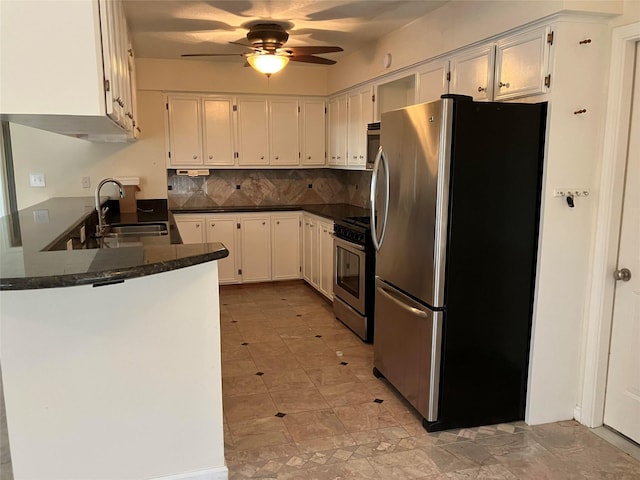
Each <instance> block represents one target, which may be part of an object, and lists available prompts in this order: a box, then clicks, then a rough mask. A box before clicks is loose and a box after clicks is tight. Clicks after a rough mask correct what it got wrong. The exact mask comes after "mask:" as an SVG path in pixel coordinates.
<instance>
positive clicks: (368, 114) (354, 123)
mask: <svg viewBox="0 0 640 480" xmlns="http://www.w3.org/2000/svg"><path fill="white" fill-rule="evenodd" d="M372 116H373V112H372V104H371V89H366V90H358V91H355V92H352V93H350V94H348V95H347V134H348V135H347V165H349V166H354V167H363V168H364V166H365V164H366V139H367V124H368V123H369V122H371V118H372Z"/></svg>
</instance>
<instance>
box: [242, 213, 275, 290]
mask: <svg viewBox="0 0 640 480" xmlns="http://www.w3.org/2000/svg"><path fill="white" fill-rule="evenodd" d="M240 223H241V225H242V232H241V237H242V238H241V243H242V280H243V281H244V282H266V281H269V280H271V224H270V221H269V216H268V215H264V216H259V217H242V219H241V220H240Z"/></svg>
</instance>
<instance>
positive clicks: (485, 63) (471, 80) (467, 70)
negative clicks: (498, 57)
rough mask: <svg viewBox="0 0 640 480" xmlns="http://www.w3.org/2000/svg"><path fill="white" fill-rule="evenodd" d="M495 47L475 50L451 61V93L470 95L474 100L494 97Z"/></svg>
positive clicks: (468, 51)
mask: <svg viewBox="0 0 640 480" xmlns="http://www.w3.org/2000/svg"><path fill="white" fill-rule="evenodd" d="M494 52H495V47H494V46H493V45H490V46H484V47H480V48H473V49H471V50H467V51H466V52H464V53H461V54H459V55H456V56H455V57H453V58H452V59H451V93H458V94H460V95H469V96H470V97H473V99H474V100H490V99H491V98H492V96H493V58H494Z"/></svg>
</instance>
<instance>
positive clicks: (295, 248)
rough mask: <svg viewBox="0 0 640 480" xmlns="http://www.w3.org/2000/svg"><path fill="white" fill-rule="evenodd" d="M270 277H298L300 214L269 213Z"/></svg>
mask: <svg viewBox="0 0 640 480" xmlns="http://www.w3.org/2000/svg"><path fill="white" fill-rule="evenodd" d="M271 238H272V242H271V246H272V249H271V279H272V280H287V279H294V278H300V270H301V268H300V215H299V214H298V213H287V214H277V215H271Z"/></svg>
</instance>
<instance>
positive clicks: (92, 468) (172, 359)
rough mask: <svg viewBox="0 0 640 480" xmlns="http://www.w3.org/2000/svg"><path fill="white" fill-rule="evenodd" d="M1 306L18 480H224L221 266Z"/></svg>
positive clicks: (35, 293)
mask: <svg viewBox="0 0 640 480" xmlns="http://www.w3.org/2000/svg"><path fill="white" fill-rule="evenodd" d="M0 300H1V306H0V313H1V316H0V347H1V353H2V380H3V385H4V395H5V401H6V413H7V423H8V433H9V443H10V447H11V457H12V464H13V471H14V475H15V478H16V479H39V480H48V479H72V478H75V479H85V480H90V479H110V480H125V479H126V480H135V479H139V480H142V479H150V478H161V477H170V478H182V479H191V478H192V479H198V480H205V479H206V480H214V479H223V478H226V467H225V464H224V439H223V418H222V380H221V378H222V377H221V366H220V323H219V318H220V307H219V295H218V265H217V262H215V261H214V262H208V263H204V264H200V265H195V266H192V267H188V268H182V269H178V270H174V271H170V272H164V273H159V274H155V275H150V276H146V277H141V278H135V279H131V280H126V281H125V282H124V283H120V284H114V285H108V286H101V287H92V286H90V285H88V286H78V287H66V288H52V289H43V290H24V291H2V292H0Z"/></svg>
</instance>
